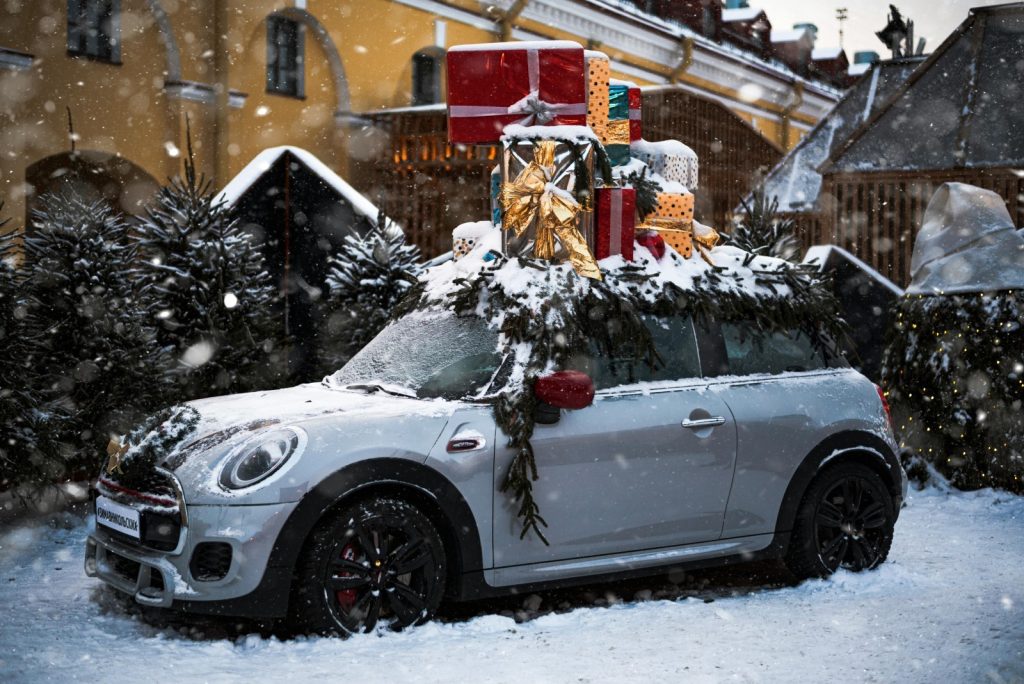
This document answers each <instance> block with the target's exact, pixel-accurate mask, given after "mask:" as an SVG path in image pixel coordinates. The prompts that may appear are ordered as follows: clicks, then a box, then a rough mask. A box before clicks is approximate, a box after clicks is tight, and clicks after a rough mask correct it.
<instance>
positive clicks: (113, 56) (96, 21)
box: [68, 0, 121, 64]
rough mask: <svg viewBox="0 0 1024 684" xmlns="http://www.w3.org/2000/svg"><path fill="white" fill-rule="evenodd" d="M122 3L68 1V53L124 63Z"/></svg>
mask: <svg viewBox="0 0 1024 684" xmlns="http://www.w3.org/2000/svg"><path fill="white" fill-rule="evenodd" d="M120 5H121V0H68V53H69V54H72V55H81V56H83V57H88V58H89V59H96V60H99V61H101V62H110V63H111V64H120V63H121V11H120V10H121V7H120Z"/></svg>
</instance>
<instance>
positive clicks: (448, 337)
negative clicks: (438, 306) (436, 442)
mask: <svg viewBox="0 0 1024 684" xmlns="http://www.w3.org/2000/svg"><path fill="white" fill-rule="evenodd" d="M501 360H502V355H501V354H500V353H499V352H498V333H497V332H495V331H493V330H491V329H489V328H488V327H487V324H486V323H485V322H484V321H483V320H481V319H479V318H476V317H474V316H467V317H458V316H455V315H454V314H450V313H438V312H436V311H434V312H417V313H413V314H410V315H408V316H405V317H404V318H402V319H400V320H398V321H396V322H395V323H393V324H391V325H389V326H388V327H387V328H385V329H384V330H383V331H382V332H381V333H380V334H379V335H377V337H375V338H374V339H373V340H372V341H371V342H370V343H369V344H368V345H366V346H365V347H364V348H363V349H362V350H361V351H360V352H359V353H358V354H356V355H355V356H354V357H353V358H352V360H351V361H349V362H348V363H347V364H345V366H344V367H343V368H342V369H341V370H339V371H338V372H337V373H335V374H334V375H332V376H330V378H328V382H329V384H331V385H333V386H336V387H342V388H345V387H351V386H352V385H363V386H367V387H370V386H378V387H379V388H381V389H384V390H387V387H388V385H391V386H396V385H397V386H398V387H401V388H404V389H406V390H411V391H412V392H414V393H415V394H416V396H417V397H419V398H421V399H424V398H436V397H441V398H445V399H460V398H463V397H468V396H474V395H478V394H480V392H482V391H483V390H485V389H486V388H487V386H488V385H489V384H490V381H491V378H493V377H494V374H495V373H496V372H497V370H498V367H499V366H500V365H501Z"/></svg>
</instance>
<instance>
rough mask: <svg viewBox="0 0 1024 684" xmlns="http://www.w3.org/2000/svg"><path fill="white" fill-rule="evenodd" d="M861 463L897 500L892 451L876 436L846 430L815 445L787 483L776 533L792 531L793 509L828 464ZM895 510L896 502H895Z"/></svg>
mask: <svg viewBox="0 0 1024 684" xmlns="http://www.w3.org/2000/svg"><path fill="white" fill-rule="evenodd" d="M851 462H854V463H861V464H863V465H865V466H867V467H868V468H870V469H871V470H873V471H874V472H875V473H876V474H878V476H879V477H880V478H882V482H884V483H885V486H886V488H887V489H888V490H889V493H890V494H891V495H892V497H893V500H894V501H897V502H898V500H899V498H900V496H901V495H902V492H901V486H900V482H901V478H900V475H899V472H900V468H901V466H900V461H899V458H897V457H896V454H895V453H893V451H892V449H891V448H890V447H889V445H887V444H886V443H885V441H884V440H883V439H882V438H881V437H879V436H878V435H874V434H872V433H870V432H865V431H861V430H848V431H844V432H839V433H836V434H834V435H830V436H829V437H827V438H826V439H825V440H823V441H822V442H821V443H820V444H818V445H817V446H816V447H814V449H812V450H811V452H810V453H809V454H808V455H807V457H806V458H804V460H803V462H801V463H800V465H799V467H797V469H796V472H795V473H794V474H793V477H792V478H791V479H790V481H789V486H788V487H787V488H786V493H785V494H784V495H783V497H782V505H781V507H780V508H779V517H778V519H777V520H776V523H775V531H776V533H777V534H778V533H786V534H788V533H789V532H790V531H792V529H793V525H794V521H795V520H796V514H797V510H798V509H799V508H800V502H801V501H802V500H803V498H804V493H805V492H806V491H807V488H808V487H809V486H810V484H811V481H812V480H814V476H815V475H817V474H818V472H820V471H821V469H822V468H823V467H824V466H826V465H830V464H832V463H851ZM897 509H898V503H897Z"/></svg>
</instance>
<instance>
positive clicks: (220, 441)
mask: <svg viewBox="0 0 1024 684" xmlns="http://www.w3.org/2000/svg"><path fill="white" fill-rule="evenodd" d="M188 405H189V406H191V407H193V408H195V409H196V410H197V411H199V413H200V416H201V420H200V424H199V427H198V429H197V431H196V433H195V437H193V438H191V439H190V440H189V441H188V442H187V443H185V444H182V445H181V446H180V447H179V448H177V449H175V450H174V452H173V453H172V454H171V455H170V456H169V457H168V458H167V459H166V460H165V462H164V463H163V465H164V467H166V468H167V469H168V470H171V471H173V472H174V474H175V475H176V476H177V478H178V480H179V482H180V484H181V486H182V487H183V488H184V490H185V499H186V501H188V502H189V503H207V504H210V503H219V502H222V501H223V500H225V499H237V498H238V497H240V496H244V497H246V499H247V503H268V502H278V501H284V500H297V498H296V497H298V496H300V495H301V493H302V492H303V491H304V487H305V485H303V487H301V488H300V489H301V491H300V490H299V489H295V488H294V487H292V488H291V491H288V492H285V493H284V494H281V493H280V492H274V491H267V490H273V489H274V487H273V486H268V487H261V486H254V487H251V488H247V489H242V490H238V491H234V492H225V491H220V490H219V488H218V487H217V486H216V473H217V472H218V469H219V466H218V464H219V463H220V462H221V460H222V459H223V457H225V456H226V455H227V454H228V453H230V452H232V450H233V449H235V448H237V447H239V446H240V445H242V444H244V443H245V442H247V441H248V440H250V439H254V438H255V435H257V434H259V432H260V431H264V430H272V429H274V428H275V427H284V426H298V427H300V428H301V429H302V430H303V431H304V432H306V433H307V434H308V446H307V447H306V449H305V453H306V454H310V455H312V456H313V458H308V457H306V456H305V454H304V455H303V456H302V457H299V459H298V460H299V461H303V462H307V463H306V464H296V465H295V467H294V468H293V470H294V473H293V476H291V477H289V481H290V482H299V481H301V482H312V483H313V484H315V483H316V482H318V481H319V479H321V478H322V477H323V476H324V475H325V474H328V473H329V472H333V471H334V470H338V469H340V468H342V467H344V466H345V465H346V464H348V463H349V462H351V461H352V460H356V459H358V458H360V457H363V456H365V455H367V453H368V452H374V453H378V454H382V455H388V456H399V457H405V458H415V457H418V456H420V455H422V457H423V458H425V457H426V453H427V451H428V450H429V449H430V447H431V446H432V445H433V442H434V440H436V438H437V435H438V434H440V432H441V429H442V428H443V427H444V425H445V424H446V423H447V421H448V418H449V417H450V416H451V414H452V413H453V412H454V411H455V410H456V409H457V407H458V406H459V405H460V404H459V402H452V401H445V400H440V399H436V400H423V399H414V398H411V397H408V398H407V397H400V396H395V395H393V394H387V393H385V392H383V391H376V392H373V393H369V392H367V391H363V390H345V389H340V388H336V387H331V386H329V385H326V384H321V383H311V384H307V385H299V386H298V387H292V388H289V389H282V390H273V391H266V392H251V393H248V394H235V395H229V396H225V397H215V398H211V399H202V400H199V401H193V402H189V404H188ZM315 469H325V472H319V471H317V472H314V470H315ZM300 474H301V477H300ZM306 478H308V480H307V479H306ZM282 497H284V498H282Z"/></svg>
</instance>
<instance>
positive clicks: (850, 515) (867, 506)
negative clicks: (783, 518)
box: [785, 463, 896, 579]
mask: <svg viewBox="0 0 1024 684" xmlns="http://www.w3.org/2000/svg"><path fill="white" fill-rule="evenodd" d="M895 521H896V516H895V507H894V505H893V500H892V495H891V494H890V493H889V490H888V489H887V488H886V486H885V483H884V482H882V478H880V477H879V476H878V474H877V473H875V472H874V471H873V470H871V469H870V468H868V467H866V466H863V465H861V464H859V463H838V464H836V465H834V466H829V467H827V468H825V469H824V470H823V471H822V472H821V473H820V474H818V475H817V476H816V477H815V478H814V480H812V481H811V484H810V486H809V487H808V488H807V491H806V492H805V493H804V498H803V500H802V501H801V503H800V508H799V509H798V510H797V514H796V521H795V523H794V526H793V533H792V537H791V539H790V543H789V549H788V550H787V552H786V558H785V560H786V565H787V566H788V567H789V569H790V571H791V572H792V573H793V574H794V575H796V576H797V577H798V578H800V579H807V578H810V577H827V576H828V575H831V574H832V573H834V572H836V571H837V570H839V569H840V568H844V569H847V570H852V571H854V572H860V571H862V570H870V569H871V568H875V567H877V566H878V565H880V564H881V563H883V562H884V561H885V559H886V557H887V556H888V555H889V547H890V546H891V545H892V537H893V527H894V525H895Z"/></svg>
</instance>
